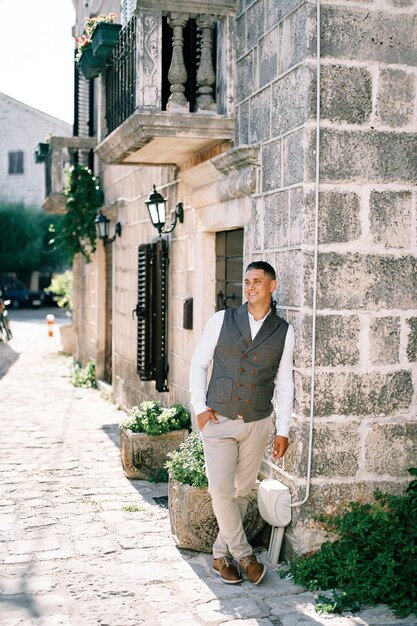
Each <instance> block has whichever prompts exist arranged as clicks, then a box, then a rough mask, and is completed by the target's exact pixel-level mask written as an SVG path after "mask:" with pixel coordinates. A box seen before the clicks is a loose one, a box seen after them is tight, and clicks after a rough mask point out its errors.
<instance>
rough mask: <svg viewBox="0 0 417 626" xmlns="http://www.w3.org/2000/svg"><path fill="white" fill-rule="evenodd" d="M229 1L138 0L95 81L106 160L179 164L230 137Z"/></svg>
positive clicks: (100, 151) (99, 150)
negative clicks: (99, 94)
mask: <svg viewBox="0 0 417 626" xmlns="http://www.w3.org/2000/svg"><path fill="white" fill-rule="evenodd" d="M234 5H235V2H234V0H224V1H223V2H217V1H213V2H208V1H207V0H206V1H205V2H204V1H203V0H175V2H174V1H173V0H159V1H158V0H138V2H137V6H136V9H135V13H134V15H133V16H132V18H131V19H130V21H129V22H128V24H127V25H126V26H125V27H124V28H123V29H122V31H121V32H120V36H119V41H118V44H117V47H116V49H115V50H114V51H113V53H112V55H111V56H110V57H109V58H108V60H107V66H106V70H105V74H104V76H103V78H102V81H101V89H102V101H103V107H102V110H103V119H102V120H101V131H100V133H99V137H100V142H99V144H98V146H97V148H96V154H97V155H98V156H99V157H100V158H101V159H102V160H103V161H104V162H105V163H108V164H117V163H119V164H120V163H124V164H138V165H177V166H181V164H182V163H184V161H187V160H189V159H190V158H192V157H194V156H196V155H197V154H200V153H202V152H205V151H207V150H209V149H210V148H212V147H213V146H215V145H217V144H221V143H224V142H231V141H232V140H233V138H234V117H233V115H232V106H233V101H232V87H233V76H232V67H233V63H232V59H231V54H232V46H231V38H232V34H231V28H232V20H231V18H230V16H231V15H232V14H233V12H234ZM155 7H156V8H155Z"/></svg>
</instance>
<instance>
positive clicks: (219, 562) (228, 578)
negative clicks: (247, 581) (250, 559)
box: [213, 556, 243, 585]
mask: <svg viewBox="0 0 417 626" xmlns="http://www.w3.org/2000/svg"><path fill="white" fill-rule="evenodd" d="M213 570H214V571H215V572H216V574H219V576H220V577H221V579H222V581H223V582H224V583H226V584H228V585H237V584H238V583H241V582H242V580H243V578H242V576H241V575H240V573H239V570H238V569H237V567H236V566H235V565H233V563H232V560H231V558H230V557H228V556H220V557H219V558H218V559H214V560H213Z"/></svg>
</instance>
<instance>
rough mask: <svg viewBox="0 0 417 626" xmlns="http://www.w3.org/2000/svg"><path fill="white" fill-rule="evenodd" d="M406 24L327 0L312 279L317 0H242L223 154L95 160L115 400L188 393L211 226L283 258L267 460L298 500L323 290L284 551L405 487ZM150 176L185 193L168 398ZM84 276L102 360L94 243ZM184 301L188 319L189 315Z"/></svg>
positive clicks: (412, 371) (208, 278)
mask: <svg viewBox="0 0 417 626" xmlns="http://www.w3.org/2000/svg"><path fill="white" fill-rule="evenodd" d="M415 20H416V16H415V12H414V8H413V6H412V4H411V3H408V1H407V0H403V1H402V2H401V4H400V3H395V2H388V1H387V2H382V0H381V1H379V0H375V2H370V1H366V2H363V3H361V2H360V1H358V2H355V3H354V4H353V3H343V4H340V3H339V4H334V5H333V4H332V3H331V2H326V3H323V4H322V34H321V44H322V55H321V74H320V76H321V90H320V106H321V117H322V119H321V124H320V187H319V196H318V199H319V210H318V255H317V281H315V280H314V259H315V254H314V253H315V245H314V236H315V200H316V195H315V190H316V185H315V175H316V172H315V165H316V161H315V147H316V143H315V142H316V93H317V80H316V57H315V54H316V7H315V4H313V3H310V2H303V1H302V2H299V1H296V0H282V1H280V2H277V1H276V0H255V1H250V0H240V2H239V3H238V14H237V16H236V20H235V27H236V34H237V37H236V40H235V41H236V46H237V48H236V72H235V78H236V82H235V97H236V139H235V148H234V149H231V148H232V146H228V145H226V144H221V143H219V145H218V146H216V147H215V148H213V149H212V150H211V152H206V153H205V154H204V155H196V156H195V158H194V159H190V161H189V162H188V163H184V164H183V166H182V167H181V169H180V170H176V169H175V168H173V167H131V166H113V165H112V166H105V167H104V172H103V177H102V180H103V181H104V188H105V197H106V207H105V212H106V214H107V215H108V216H109V217H111V218H112V225H111V229H110V230H111V234H112V232H113V229H114V224H115V222H116V221H120V222H121V223H122V225H123V232H122V236H121V237H120V238H117V239H116V241H115V243H114V244H113V319H112V327H113V378H112V384H113V395H114V399H115V402H116V403H117V404H119V405H120V406H121V407H122V408H124V409H126V410H128V409H129V408H130V407H131V406H133V405H134V404H139V403H140V402H141V401H142V400H144V399H150V398H155V399H160V400H161V401H162V402H163V403H164V404H170V403H173V402H182V403H184V404H185V405H186V406H188V407H189V406H190V400H189V392H188V377H189V364H190V359H191V355H192V352H193V349H194V346H195V344H196V342H197V340H198V339H199V337H200V335H201V332H202V329H203V327H204V324H205V322H206V321H207V319H208V318H209V317H210V315H211V314H212V313H213V312H214V308H215V302H216V299H215V236H216V232H219V231H223V230H227V229H233V228H244V230H245V234H244V263H246V262H249V261H251V260H254V259H266V260H268V261H270V262H271V263H272V264H273V265H274V266H275V267H276V268H277V272H278V288H277V293H276V298H277V301H278V306H279V310H280V312H281V314H282V315H283V316H284V317H285V318H286V319H288V320H289V321H290V322H291V323H293V325H294V327H295V331H296V341H297V343H296V354H295V385H296V398H295V411H294V420H293V423H292V428H291V435H290V439H291V442H290V448H289V450H288V453H287V455H286V457H285V460H284V461H283V462H281V463H280V464H278V465H274V464H271V463H270V462H269V463H268V462H266V463H264V465H263V468H262V469H263V472H264V474H265V475H272V476H276V477H277V478H279V479H280V480H282V481H283V482H285V483H286V484H288V485H289V486H290V487H291V490H292V495H293V502H298V501H300V500H303V499H304V496H305V493H306V474H307V457H308V439H309V414H310V393H311V368H312V327H313V324H312V321H313V310H312V307H313V301H314V299H313V292H314V291H313V290H314V287H315V285H316V288H317V315H316V336H315V367H316V369H315V377H314V383H315V393H314V401H315V404H314V429H313V431H314V432H313V434H314V440H313V462H312V472H311V493H310V497H309V499H308V501H307V503H306V504H304V505H302V506H300V507H295V508H294V509H293V523H292V526H291V527H290V528H289V529H288V530H287V533H286V537H287V539H288V540H289V541H287V552H290V551H291V550H293V551H295V552H305V551H306V550H311V549H312V548H313V547H314V546H316V545H318V542H319V541H320V540H321V538H322V534H321V532H320V530H319V528H318V526H317V524H316V523H315V522H314V521H313V518H314V515H316V514H318V513H320V512H323V511H328V512H330V511H333V510H334V509H335V508H340V507H343V506H344V505H345V504H346V503H347V502H349V501H350V500H354V499H359V500H369V499H370V498H371V497H372V492H373V490H374V488H375V487H377V486H378V487H381V488H382V489H389V490H392V491H400V490H402V489H403V487H404V485H405V483H406V482H407V472H406V470H407V468H408V467H410V466H411V465H413V464H415V458H416V452H417V450H416V443H415V442H416V430H417V426H416V406H417V397H416V391H415V390H416V386H417V301H416V300H417V297H416V286H417V285H416V276H417V274H416V253H417V243H416V235H417V233H416V223H417V217H416V199H415V195H416V192H415V186H414V179H415V169H416V165H415V158H414V154H415V143H416V140H417V137H416V134H415V131H416V113H415V111H416V102H415V87H416V78H417V71H416V69H415V65H416V55H415V51H414V48H413V46H412V35H411V33H412V32H413V25H414V24H415ZM225 151H228V152H226V153H225ZM153 184H155V185H156V187H157V188H158V190H160V191H161V192H162V193H163V194H164V195H165V197H167V198H168V201H169V210H171V211H172V210H173V208H174V207H175V204H176V202H178V201H181V202H183V204H184V208H185V218H184V223H183V224H179V225H178V226H177V228H176V229H175V231H174V232H173V233H172V234H171V235H170V236H169V255H170V266H169V339H168V341H169V367H170V369H169V377H168V378H169V389H170V391H169V394H160V393H158V392H156V390H155V384H154V383H153V382H142V381H140V379H139V377H138V374H137V372H136V340H137V333H136V320H133V319H132V311H133V309H134V308H135V306H136V302H137V251H138V246H139V245H140V244H141V243H148V242H151V241H152V240H153V239H154V238H155V237H156V235H157V232H156V230H155V229H154V228H153V227H152V226H151V224H150V221H149V217H148V213H147V209H146V207H145V204H144V202H145V200H146V199H147V198H148V196H149V193H150V192H151V189H152V185H153ZM111 207H113V208H111ZM100 245H101V243H100V244H99V246H100ZM78 271H79V275H80V277H81V279H80V283H79V285H78V291H77V293H78V297H79V300H78V313H77V315H76V319H75V323H77V324H78V328H79V332H78V334H79V345H78V354H79V355H81V356H82V357H83V360H85V359H86V358H87V357H90V356H91V357H93V358H96V359H97V369H98V373H100V371H101V370H102V369H103V367H102V363H104V357H103V355H104V347H105V342H104V338H103V337H104V332H105V331H104V328H105V323H104V319H103V311H105V306H103V300H102V298H103V285H104V272H105V264H104V255H103V254H102V253H101V252H100V248H98V253H97V254H96V255H95V257H94V260H93V263H92V264H91V265H84V264H82V265H81V266H80V267H78ZM76 297H77V296H76ZM188 297H193V298H194V326H193V329H192V330H185V329H183V328H182V311H183V301H184V299H185V298H188ZM77 316H78V317H77ZM267 458H268V454H267V455H266V459H267Z"/></svg>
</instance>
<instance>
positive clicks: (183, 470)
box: [165, 431, 208, 489]
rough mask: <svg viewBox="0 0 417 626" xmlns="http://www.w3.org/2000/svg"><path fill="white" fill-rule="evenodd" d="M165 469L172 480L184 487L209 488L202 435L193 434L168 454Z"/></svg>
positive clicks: (195, 432)
mask: <svg viewBox="0 0 417 626" xmlns="http://www.w3.org/2000/svg"><path fill="white" fill-rule="evenodd" d="M167 458H168V461H167V462H166V463H165V467H166V469H167V470H168V474H169V476H170V478H173V479H174V480H178V482H180V483H183V484H184V485H191V486H192V487H198V488H200V489H204V487H207V486H208V481H207V476H206V472H205V463H204V450H203V441H202V439H201V436H200V433H199V432H197V431H194V432H192V433H191V434H190V435H189V436H188V439H186V441H184V443H181V444H180V445H179V446H178V448H177V449H176V450H174V451H173V452H169V453H168V454H167Z"/></svg>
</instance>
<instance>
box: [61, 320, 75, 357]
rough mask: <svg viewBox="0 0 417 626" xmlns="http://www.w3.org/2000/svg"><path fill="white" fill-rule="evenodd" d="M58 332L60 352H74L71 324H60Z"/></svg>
mask: <svg viewBox="0 0 417 626" xmlns="http://www.w3.org/2000/svg"><path fill="white" fill-rule="evenodd" d="M59 334H60V336H61V347H62V352H65V354H74V328H73V326H72V324H67V325H64V326H60V327H59Z"/></svg>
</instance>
